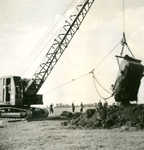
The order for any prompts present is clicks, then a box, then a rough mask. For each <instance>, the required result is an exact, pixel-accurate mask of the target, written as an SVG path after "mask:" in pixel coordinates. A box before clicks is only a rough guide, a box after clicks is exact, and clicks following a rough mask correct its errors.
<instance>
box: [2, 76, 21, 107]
mask: <svg viewBox="0 0 144 150" xmlns="http://www.w3.org/2000/svg"><path fill="white" fill-rule="evenodd" d="M0 105H23V86H22V82H21V78H20V77H17V76H7V77H2V78H0Z"/></svg>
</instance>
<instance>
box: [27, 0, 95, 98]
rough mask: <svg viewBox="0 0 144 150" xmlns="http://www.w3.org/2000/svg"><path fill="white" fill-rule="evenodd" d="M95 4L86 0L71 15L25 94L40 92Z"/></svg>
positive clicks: (91, 0) (92, 0)
mask: <svg viewBox="0 0 144 150" xmlns="http://www.w3.org/2000/svg"><path fill="white" fill-rule="evenodd" d="M93 2H94V0H85V1H84V2H83V3H81V4H78V5H77V6H76V10H77V13H76V14H74V15H71V16H70V17H69V19H68V20H66V21H65V24H64V26H63V28H62V30H61V32H60V33H59V34H58V36H57V38H56V39H55V40H54V43H53V44H52V46H51V47H50V49H49V51H48V52H47V54H46V56H45V57H44V59H43V61H42V63H41V64H40V66H39V68H38V69H37V71H36V72H35V74H34V75H33V77H32V79H31V80H30V81H29V83H28V85H27V86H26V88H25V92H26V94H27V95H29V94H30V95H31V94H35V93H37V92H38V91H39V89H40V88H41V86H42V85H43V83H44V82H45V80H46V79H47V77H48V76H49V74H50V73H51V71H52V69H53V68H54V66H55V65H56V63H57V62H58V60H59V59H60V57H61V55H62V54H63V52H64V51H65V49H66V48H67V47H68V44H69V43H70V41H71V40H72V38H73V36H74V35H75V33H76V32H77V30H78V29H79V27H80V25H81V23H82V22H83V20H84V18H85V16H86V14H87V13H88V11H89V9H90V8H91V6H92V4H93Z"/></svg>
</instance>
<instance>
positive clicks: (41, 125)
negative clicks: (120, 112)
mask: <svg viewBox="0 0 144 150" xmlns="http://www.w3.org/2000/svg"><path fill="white" fill-rule="evenodd" d="M61 122H62V121H60V120H59V121H50V120H49V121H34V122H26V121H21V122H13V123H7V122H3V123H2V126H1V128H0V149H1V150H58V149H59V150H81V149H85V150H143V149H144V142H143V137H144V131H137V130H135V129H134V130H131V131H126V130H124V129H113V130H100V129H96V130H85V129H72V128H71V129H68V126H62V125H61Z"/></svg>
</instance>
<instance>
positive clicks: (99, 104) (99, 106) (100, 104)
mask: <svg viewBox="0 0 144 150" xmlns="http://www.w3.org/2000/svg"><path fill="white" fill-rule="evenodd" d="M101 109H102V102H101V100H99V102H98V110H101Z"/></svg>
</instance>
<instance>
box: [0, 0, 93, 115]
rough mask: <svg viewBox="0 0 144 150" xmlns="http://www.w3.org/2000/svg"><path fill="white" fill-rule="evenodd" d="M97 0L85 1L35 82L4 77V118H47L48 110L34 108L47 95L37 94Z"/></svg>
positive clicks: (0, 83)
mask: <svg viewBox="0 0 144 150" xmlns="http://www.w3.org/2000/svg"><path fill="white" fill-rule="evenodd" d="M93 3H94V0H84V1H83V2H82V3H80V4H78V5H77V6H76V14H73V15H70V17H69V19H68V20H66V21H65V24H64V26H63V28H62V30H61V32H60V33H59V34H58V36H57V37H56V38H55V39H54V42H53V44H52V45H51V47H50V48H49V50H48V52H47V54H46V55H45V57H44V59H43V60H42V62H41V64H40V65H39V67H38V69H37V70H36V72H35V73H34V75H33V76H32V78H31V79H22V78H21V77H20V76H7V77H1V78H0V117H1V118H3V117H13V118H15V117H17V118H34V117H47V116H48V110H47V109H42V108H35V107H31V105H39V104H43V96H42V95H41V94H37V92H38V91H39V89H40V88H41V87H42V85H43V83H44V82H45V81H46V79H47V77H48V76H49V74H50V73H51V71H52V70H53V68H54V66H55V65H56V64H57V62H58V60H59V59H60V57H61V56H62V54H63V53H64V51H65V49H66V48H67V47H68V45H69V43H70V41H71V40H72V38H73V37H74V35H75V33H76V32H77V31H78V29H79V27H80V25H81V23H82V22H83V20H84V18H85V17H86V15H87V13H88V11H89V9H90V8H91V6H92V4H93Z"/></svg>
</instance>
